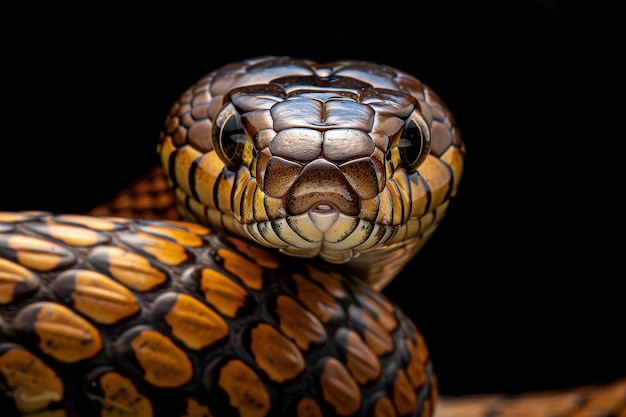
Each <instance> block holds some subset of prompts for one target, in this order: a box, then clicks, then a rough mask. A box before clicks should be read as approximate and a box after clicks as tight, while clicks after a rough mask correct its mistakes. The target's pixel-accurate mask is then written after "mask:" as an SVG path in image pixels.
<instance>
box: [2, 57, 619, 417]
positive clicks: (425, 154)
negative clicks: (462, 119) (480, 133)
mask: <svg viewBox="0 0 626 417" xmlns="http://www.w3.org/2000/svg"><path fill="white" fill-rule="evenodd" d="M158 154H159V156H160V160H161V167H159V168H155V169H154V171H153V172H151V173H150V174H149V175H148V176H146V177H145V178H143V179H140V180H139V181H138V182H136V183H134V184H132V185H131V186H129V188H127V189H126V190H123V191H122V192H120V194H119V195H118V196H117V197H116V198H114V199H113V200H112V201H110V202H108V203H106V204H103V205H102V206H100V207H97V208H94V210H92V211H91V212H90V213H88V214H57V213H46V212H37V211H23V212H0V325H1V326H0V410H1V411H2V416H13V415H15V416H30V417H35V416H37V417H44V416H45V417H69V416H102V417H109V416H110V417H113V416H120V417H126V416H128V417H130V416H140V417H143V416H146V417H150V416H156V417H159V416H163V417H165V416H168V417H169V416H186V417H192V416H194V417H200V416H204V417H230V416H242V417H266V416H296V417H321V416H361V417H365V416H378V417H395V416H398V417H399V416H422V417H428V416H432V415H436V416H438V417H456V416H458V417H461V416H467V417H471V416H476V417H478V416H482V417H488V416H489V417H497V416H544V417H547V416H555V417H556V416H562V417H567V416H570V417H573V416H580V417H582V416H597V417H601V416H605V417H608V416H619V417H624V416H626V381H616V382H615V383H613V384H610V385H608V386H587V387H580V388H577V389H575V390H571V391H567V392H552V393H535V394H529V395H527V396H505V395H489V396H481V397H476V398H460V399H451V398H443V399H441V398H439V394H438V389H437V378H436V369H435V368H436V367H435V366H433V363H432V362H431V358H430V356H429V352H428V348H427V345H426V341H425V340H424V338H423V337H422V335H421V334H420V332H419V330H418V329H417V328H416V326H415V325H414V324H413V323H412V322H411V320H410V319H409V318H408V317H407V316H406V315H405V314H404V313H403V312H402V311H401V310H400V309H399V308H398V307H397V306H396V305H395V304H394V303H393V300H390V299H388V298H387V297H386V296H384V295H383V294H382V293H381V291H380V290H381V289H382V288H384V287H385V285H386V284H387V283H388V282H389V281H390V280H392V279H393V278H394V276H395V275H396V274H397V273H398V272H399V271H400V270H401V269H402V268H403V267H404V266H405V264H406V263H407V262H408V261H409V260H410V259H411V258H412V257H413V256H414V255H415V254H416V253H417V252H418V251H419V250H420V248H421V247H422V246H423V245H424V243H426V242H427V241H428V238H429V237H430V236H431V235H432V233H433V232H434V231H435V229H436V227H437V225H438V224H439V223H440V222H441V221H442V219H443V216H444V214H445V211H446V209H447V207H448V205H449V204H450V203H451V200H452V199H453V197H454V195H455V193H456V190H457V187H458V185H459V181H460V179H461V174H462V171H463V160H464V155H465V147H464V144H463V142H462V140H461V137H460V134H459V130H458V128H457V126H456V124H455V121H454V118H453V117H452V115H451V114H450V113H449V111H448V109H447V107H446V106H445V104H444V103H443V102H442V101H441V99H440V98H439V97H438V95H437V94H436V93H435V92H434V91H432V90H431V89H430V88H429V87H428V86H426V85H424V84H422V83H421V82H420V81H419V80H417V79H415V78H414V77H412V76H410V75H408V74H406V73H404V72H402V71H399V70H397V69H394V68H391V67H387V66H382V65H377V64H373V63H369V62H360V61H339V62H331V63H325V64H319V63H316V62H312V61H308V60H302V59H294V58H289V57H260V58H254V59H250V60H247V61H243V62H238V63H233V64H231V65H228V66H225V67H223V68H220V69H218V70H215V71H213V72H211V73H209V74H208V75H206V76H205V77H203V78H202V79H200V80H199V81H198V82H197V83H196V84H194V85H193V86H191V87H189V89H187V90H186V91H185V92H183V94H182V95H181V96H180V98H179V100H178V101H177V102H176V103H175V104H174V105H173V106H172V109H171V112H170V114H169V115H168V116H167V118H166V121H165V124H164V128H163V131H162V135H161V138H160V141H159V142H158Z"/></svg>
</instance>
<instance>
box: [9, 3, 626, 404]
mask: <svg viewBox="0 0 626 417" xmlns="http://www.w3.org/2000/svg"><path fill="white" fill-rule="evenodd" d="M432 3H435V5H433V4H428V3H423V4H422V3H419V2H412V3H410V6H409V5H407V6H402V5H398V4H391V3H389V4H387V3H386V2H382V3H379V4H369V5H368V4H367V3H365V2H362V3H357V4H355V5H354V6H351V7H350V6H347V5H344V6H339V5H336V4H333V3H332V2H327V3H297V5H296V3H292V5H291V6H272V5H269V3H268V4H267V5H261V4H255V5H252V6H251V5H243V4H242V5H239V4H237V5H233V6H228V5H212V6H208V5H205V6H203V7H200V8H192V7H191V6H190V5H187V4H184V3H178V4H174V3H172V4H165V3H164V4H163V6H152V7H150V8H145V9H132V10H131V9H129V8H128V9H127V8H118V9H106V8H101V9H98V8H95V7H94V8H92V9H91V10H84V9H77V8H72V9H70V8H68V9H59V8H58V7H55V8H49V9H42V8H37V9H34V8H33V10H22V11H14V12H13V13H8V14H7V15H6V16H5V20H6V22H5V23H10V24H11V25H10V27H11V29H10V30H9V31H8V32H7V33H5V34H4V35H3V43H4V46H3V55H4V58H3V60H2V61H3V63H2V69H3V73H4V76H3V78H2V80H3V81H2V91H3V94H2V98H1V99H2V102H3V110H2V113H1V114H2V116H1V119H0V120H1V121H2V126H3V129H2V133H1V135H2V136H1V137H0V186H1V187H2V192H1V193H0V209H3V210H25V209H42V210H50V211H54V212H81V211H85V210H88V209H89V208H91V207H93V206H94V205H96V204H98V203H100V202H102V201H104V200H106V199H107V198H109V197H110V196H112V195H113V193H114V192H115V191H116V190H118V189H119V188H120V187H122V186H124V185H126V184H127V183H128V182H129V181H131V180H132V179H135V178H137V177H139V176H140V175H141V174H143V173H145V172H146V171H147V169H148V168H149V167H150V166H151V165H152V164H153V163H155V162H156V156H155V144H156V140H157V137H158V132H159V129H160V128H161V126H162V122H163V120H164V118H165V115H166V114H167V112H168V110H169V107H170V105H171V104H172V103H174V101H175V100H176V99H177V97H178V95H179V94H180V93H181V92H182V91H183V90H184V89H185V88H186V87H188V86H189V85H191V84H192V83H193V82H195V81H196V80H197V79H198V78H200V77H201V76H202V75H204V74H205V73H207V72H209V71H211V70H212V69H214V68H216V67H219V66H221V65H224V64H227V63H229V62H231V61H236V60H241V59H245V58H248V57H254V56H260V55H266V54H274V55H291V56H295V57H302V58H309V59H313V60H316V61H322V62H324V61H331V60H335V59H342V58H353V59H362V60H368V61H375V62H379V63H384V64H388V65H392V66H395V67H397V68H399V69H402V70H404V71H407V72H409V73H411V74H413V75H415V76H417V77H418V78H420V79H421V80H422V81H423V82H425V83H426V84H428V85H430V86H431V87H433V88H434V89H435V91H437V92H438V93H439V95H440V96H441V97H442V98H443V100H444V101H445V102H446V103H447V104H448V106H449V107H450V109H451V110H452V112H453V114H454V115H455V117H456V120H457V123H458V125H459V127H460V129H461V133H462V136H463V138H464V140H465V143H466V146H467V150H468V153H467V159H466V169H465V173H464V177H463V180H462V183H461V187H460V190H459V194H458V197H457V198H456V200H454V201H453V202H452V204H451V206H450V209H449V211H448V215H447V217H446V219H445V220H444V222H443V223H442V224H441V226H440V229H439V230H438V232H437V233H435V236H434V237H433V239H432V240H431V242H429V244H428V245H427V246H426V247H425V248H424V249H423V251H422V252H421V253H420V254H418V256H417V257H416V258H415V259H414V260H413V261H412V262H411V264H410V265H409V267H408V268H407V269H406V270H405V272H404V273H403V274H402V275H401V276H399V277H398V278H397V279H396V280H395V281H394V282H392V283H391V284H390V286H389V287H388V288H387V289H386V291H385V292H386V294H387V295H388V296H389V297H390V298H391V299H392V300H393V301H395V302H396V303H397V304H398V305H399V306H400V307H401V308H402V309H403V310H404V311H405V312H406V313H407V314H408V315H409V316H410V317H411V318H412V319H413V321H414V322H415V323H416V325H417V326H418V328H419V329H420V330H421V331H422V332H423V333H424V335H425V337H426V340H427V342H428V343H429V346H430V348H431V352H432V357H433V359H434V361H435V367H436V368H435V369H436V371H437V373H438V375H439V380H440V388H441V391H442V392H443V393H444V394H448V395H456V394H467V393H480V392H494V391H498V392H501V391H506V392H518V391H524V390H538V389H549V388H563V387H568V386H573V385H579V384H586V383H591V382H603V381H609V380H611V379H613V378H617V377H620V376H623V375H626V355H625V354H624V352H626V349H625V344H626V343H625V342H624V333H625V331H624V330H625V328H626V326H625V325H624V317H625V307H624V304H625V302H624V301H625V297H624V290H623V289H622V285H623V280H624V277H625V274H624V268H623V261H622V259H623V250H624V243H623V239H624V228H623V214H622V209H621V206H622V202H621V197H620V195H621V194H622V190H623V188H624V186H623V183H622V180H623V174H622V172H623V171H622V169H621V168H620V165H623V162H622V159H623V158H622V157H621V155H622V153H621V152H622V151H621V146H622V144H621V142H623V140H624V138H623V134H624V130H623V128H622V127H620V126H619V121H620V119H619V117H617V116H615V113H614V112H612V111H611V109H612V108H615V106H618V105H619V104H620V103H619V96H617V97H618V100H617V103H615V100H614V99H613V97H614V96H615V88H614V85H613V84H612V81H611V76H610V70H611V68H612V65H610V62H609V61H608V60H607V59H606V58H611V57H612V56H618V55H619V49H617V48H615V47H612V46H611V44H612V40H613V39H614V38H613V37H612V36H611V35H613V33H612V28H613V27H612V23H611V20H612V19H611V17H612V15H613V12H611V11H602V10H598V9H597V8H595V9H593V10H589V9H588V8H583V7H578V6H574V5H572V4H571V3H570V2H565V1H557V0H543V1H540V0H536V1H530V0H529V1H526V2H522V3H520V4H517V3H514V2H499V3H497V4H489V3H475V2H445V1H444V2H432ZM500 3H502V4H500ZM566 3H567V4H566ZM4 26H5V27H7V25H6V24H5V25H4Z"/></svg>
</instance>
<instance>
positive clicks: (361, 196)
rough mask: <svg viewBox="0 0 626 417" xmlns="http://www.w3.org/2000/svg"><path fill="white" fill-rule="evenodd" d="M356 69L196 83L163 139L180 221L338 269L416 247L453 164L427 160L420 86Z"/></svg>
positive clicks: (230, 75)
mask: <svg viewBox="0 0 626 417" xmlns="http://www.w3.org/2000/svg"><path fill="white" fill-rule="evenodd" d="M363 65H364V64H360V63H356V64H355V65H353V66H352V67H349V66H346V65H345V63H341V64H333V65H328V66H316V64H312V63H310V62H308V61H299V60H291V61H285V60H282V61H281V60H277V61H272V62H271V63H270V64H268V63H267V62H264V63H261V64H256V65H251V66H249V67H247V68H245V69H244V68H234V69H231V70H228V71H225V72H224V71H223V72H219V73H214V74H209V75H208V76H207V77H205V78H204V79H202V80H200V81H199V82H198V83H197V84H196V85H194V86H192V87H191V88H190V89H189V90H188V91H187V92H185V93H184V94H183V95H182V96H181V99H180V100H179V102H178V103H176V105H175V106H174V107H173V109H172V112H171V113H170V116H168V120H167V122H166V129H165V131H164V134H163V137H162V142H161V144H160V153H161V159H162V162H163V166H164V167H165V171H166V173H167V174H168V175H169V178H170V183H171V185H172V186H173V189H174V192H175V194H176V196H177V198H178V204H179V209H180V210H181V212H183V213H184V214H185V217H187V218H189V219H190V220H194V221H201V222H203V223H205V224H209V225H211V226H213V227H217V228H221V229H226V230H227V231H229V232H236V233H238V234H240V235H242V236H245V237H248V238H250V239H252V240H254V241H256V242H258V243H260V244H261V245H264V246H267V247H271V248H276V249H279V250H281V251H283V252H285V253H287V254H289V255H292V256H298V257H314V256H318V255H319V256H321V257H322V258H323V259H325V260H327V261H329V262H333V263H346V262H351V261H353V260H355V259H356V258H357V257H359V256H363V254H370V253H372V252H375V251H378V252H379V253H381V252H380V251H379V250H380V249H382V248H390V247H391V246H394V245H395V246H397V245H407V242H412V243H411V245H412V246H411V247H413V246H415V243H416V242H417V241H419V240H420V239H421V237H422V235H423V233H424V232H425V231H427V229H428V228H429V227H430V226H431V225H433V224H435V223H436V222H437V220H438V216H437V214H436V213H435V212H434V209H436V207H437V206H438V205H440V204H442V203H444V202H445V201H446V200H447V198H448V197H449V196H450V194H451V193H452V190H453V188H454V187H455V185H453V180H452V175H450V173H451V169H450V166H449V164H441V163H439V158H438V155H433V153H432V149H433V146H437V147H438V148H441V146H442V145H441V143H437V144H433V131H432V129H433V126H434V125H433V109H432V108H431V107H430V104H429V103H428V100H424V96H423V94H422V96H421V98H422V99H421V100H420V99H419V97H416V95H415V94H414V93H413V91H412V88H413V87H414V84H415V83H419V82H418V81H417V80H415V79H413V78H406V77H405V78H406V79H404V78H402V77H399V76H398V74H397V73H395V76H394V77H392V76H391V75H392V72H391V70H389V69H387V68H386V67H385V68H384V69H382V70H381V69H380V67H376V66H365V67H363ZM377 77H378V78H377ZM381 77H382V79H383V80H386V81H385V82H381V81H380V79H379V78H381ZM398 80H405V81H406V80H409V81H411V83H413V84H411V83H405V84H403V82H405V81H402V82H399V81H398ZM394 82H395V83H396V84H394ZM394 85H395V87H394ZM419 85H421V84H419ZM422 93H423V91H422ZM435 129H438V126H435ZM439 136H441V135H439ZM447 138H448V139H447V140H448V142H449V143H448V145H447V146H448V147H449V146H450V144H452V143H453V141H454V140H455V138H454V137H453V135H450V134H448V135H447ZM451 138H452V139H451ZM456 140H457V142H458V143H457V145H458V146H457V147H456V148H457V149H458V148H459V146H460V145H459V144H460V139H458V138H456ZM453 147H454V146H453ZM459 153H460V151H459ZM459 158H460V157H459ZM443 171H445V172H443ZM431 177H432V178H431ZM444 182H445V184H444ZM437 188H445V189H446V190H447V191H445V192H444V193H443V194H442V193H441V192H438V194H437V195H433V191H435V190H436V189H437ZM424 216H427V218H426V217H424Z"/></svg>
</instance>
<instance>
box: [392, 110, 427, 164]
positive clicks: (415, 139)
mask: <svg viewBox="0 0 626 417" xmlns="http://www.w3.org/2000/svg"><path fill="white" fill-rule="evenodd" d="M398 151H399V152H400V159H401V161H402V164H403V165H404V166H405V167H406V168H407V169H408V170H409V171H414V170H415V169H416V168H417V167H418V166H419V165H420V164H421V163H422V162H423V161H424V159H426V157H427V156H428V153H429V152H430V130H429V129H428V125H427V124H426V121H425V120H424V119H423V118H422V116H421V115H420V114H419V113H417V112H413V114H412V115H411V117H410V118H409V119H408V121H407V122H406V124H405V125H404V129H403V131H402V134H401V135H400V140H399V141H398Z"/></svg>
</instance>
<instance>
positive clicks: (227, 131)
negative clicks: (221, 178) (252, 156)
mask: <svg viewBox="0 0 626 417" xmlns="http://www.w3.org/2000/svg"><path fill="white" fill-rule="evenodd" d="M212 133H213V134H212V136H213V148H214V149H215V151H216V152H217V154H218V156H219V157H220V159H221V160H222V162H224V164H225V165H226V166H227V167H229V168H236V167H237V166H238V165H239V164H240V163H241V155H242V154H243V149H244V148H245V146H246V142H247V140H246V134H245V132H244V130H243V126H242V125H241V119H240V118H239V113H237V110H235V108H234V106H233V105H232V104H229V105H227V106H226V107H224V108H223V109H222V110H221V111H220V113H219V114H218V115H217V117H216V118H215V123H213V132H212Z"/></svg>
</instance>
